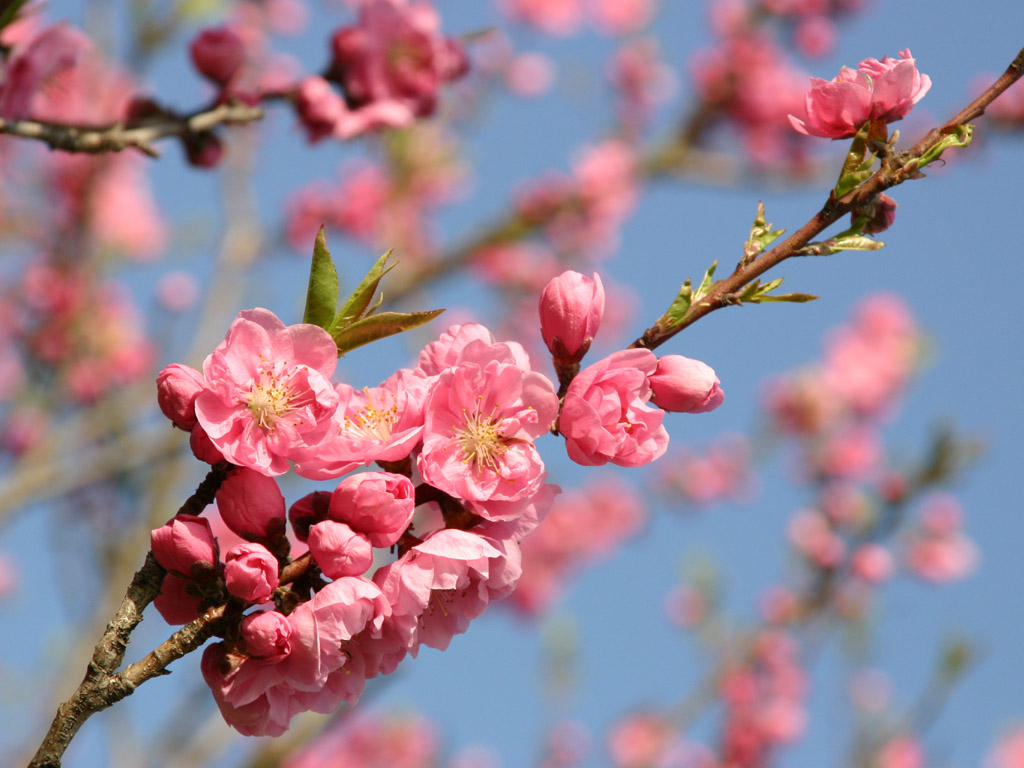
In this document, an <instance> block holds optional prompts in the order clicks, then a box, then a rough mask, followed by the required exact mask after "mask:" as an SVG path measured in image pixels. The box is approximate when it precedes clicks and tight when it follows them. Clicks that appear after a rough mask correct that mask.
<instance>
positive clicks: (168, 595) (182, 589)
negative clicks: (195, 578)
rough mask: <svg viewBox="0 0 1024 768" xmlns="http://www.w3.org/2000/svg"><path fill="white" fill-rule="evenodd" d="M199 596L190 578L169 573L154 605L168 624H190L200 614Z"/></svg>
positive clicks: (200, 599) (200, 600)
mask: <svg viewBox="0 0 1024 768" xmlns="http://www.w3.org/2000/svg"><path fill="white" fill-rule="evenodd" d="M201 602H202V598H200V597H199V593H198V591H196V590H195V585H194V584H193V582H192V581H191V580H190V579H183V578H182V577H181V576H178V575H177V574H175V573H168V574H167V575H165V576H164V580H163V582H162V583H161V585H160V594H159V595H157V596H156V598H154V600H153V605H154V607H155V608H156V609H157V611H159V612H160V615H161V616H162V617H163V619H164V621H166V622H167V623H168V624H188V623H189V622H190V621H192V620H194V619H195V618H196V617H197V616H199V606H200V604H201Z"/></svg>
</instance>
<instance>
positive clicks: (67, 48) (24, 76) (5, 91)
mask: <svg viewBox="0 0 1024 768" xmlns="http://www.w3.org/2000/svg"><path fill="white" fill-rule="evenodd" d="M91 50H92V41H91V40H90V39H89V38H88V37H86V36H85V34H83V33H82V32H79V31H78V30H77V29H74V28H72V27H70V26H68V25H67V24H57V25H54V26H52V27H49V28H47V29H45V30H42V31H41V32H39V33H38V34H37V35H35V36H33V37H32V38H31V39H30V40H27V41H24V42H23V43H22V44H20V45H17V46H16V47H15V48H14V50H13V51H11V54H10V55H9V57H8V58H7V60H6V62H5V66H4V77H3V80H0V117H3V118H4V119H6V120H20V119H24V118H27V117H36V118H39V117H41V115H39V114H33V112H34V110H33V108H32V103H33V100H34V98H35V97H36V95H37V94H38V93H39V92H40V91H41V90H43V89H44V88H45V87H46V85H47V84H48V83H50V82H52V81H53V80H54V79H56V78H58V77H60V75H61V73H62V72H66V71H69V70H71V69H74V68H75V67H76V66H78V65H79V62H80V60H81V59H82V57H83V56H85V55H86V54H87V53H88V52H90V51H91Z"/></svg>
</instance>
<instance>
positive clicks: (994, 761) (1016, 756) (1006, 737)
mask: <svg viewBox="0 0 1024 768" xmlns="http://www.w3.org/2000/svg"><path fill="white" fill-rule="evenodd" d="M985 768H1024V726H1021V725H1017V726H1015V727H1013V728H1011V729H1010V730H1009V731H1007V732H1006V733H1004V734H1003V735H1002V736H1001V737H1000V739H999V741H998V742H997V743H996V745H995V747H994V749H993V750H992V752H991V753H989V756H988V758H987V760H986V761H985Z"/></svg>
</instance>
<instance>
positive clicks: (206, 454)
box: [188, 424, 224, 464]
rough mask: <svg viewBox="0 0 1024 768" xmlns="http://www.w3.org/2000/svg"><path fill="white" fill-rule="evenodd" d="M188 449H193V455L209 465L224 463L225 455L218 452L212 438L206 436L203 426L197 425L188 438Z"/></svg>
mask: <svg viewBox="0 0 1024 768" xmlns="http://www.w3.org/2000/svg"><path fill="white" fill-rule="evenodd" d="M188 447H189V448H191V449H192V455H193V456H195V457H196V458H197V459H199V460H200V461H205V462H206V463H207V464H217V463H218V462H221V461H224V454H223V453H221V452H220V451H219V450H217V446H215V445H214V444H213V441H212V440H211V439H210V436H209V435H208V434H206V430H205V429H203V425H202V424H196V425H195V426H194V427H192V431H191V432H190V433H189V436H188Z"/></svg>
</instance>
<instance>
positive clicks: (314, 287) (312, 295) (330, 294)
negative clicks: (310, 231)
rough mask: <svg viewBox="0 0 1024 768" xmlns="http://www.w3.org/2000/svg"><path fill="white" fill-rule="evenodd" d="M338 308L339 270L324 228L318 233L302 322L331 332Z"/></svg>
mask: <svg viewBox="0 0 1024 768" xmlns="http://www.w3.org/2000/svg"><path fill="white" fill-rule="evenodd" d="M337 307H338V270H337V269H335V267H334V260H333V259H332V258H331V252H330V251H329V250H327V240H326V238H325V237H324V228H323V226H322V225H321V227H320V231H319V232H317V233H316V244H315V245H314V246H313V265H312V266H311V267H310V269H309V288H308V289H307V290H306V310H305V312H303V313H302V322H304V323H312V324H313V325H319V326H320V327H321V328H323V329H325V330H327V331H330V330H331V324H332V322H333V321H334V313H335V310H336V309H337Z"/></svg>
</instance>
